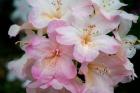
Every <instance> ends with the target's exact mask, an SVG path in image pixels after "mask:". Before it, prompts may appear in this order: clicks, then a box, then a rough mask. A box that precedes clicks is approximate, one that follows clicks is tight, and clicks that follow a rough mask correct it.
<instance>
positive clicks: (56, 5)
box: [28, 0, 81, 28]
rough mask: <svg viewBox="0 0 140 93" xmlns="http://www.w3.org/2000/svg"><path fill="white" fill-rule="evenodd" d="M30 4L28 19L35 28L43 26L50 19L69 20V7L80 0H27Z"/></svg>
mask: <svg viewBox="0 0 140 93" xmlns="http://www.w3.org/2000/svg"><path fill="white" fill-rule="evenodd" d="M28 2H29V4H30V5H31V6H32V11H31V13H30V15H29V21H30V22H31V23H32V24H33V25H34V26H35V27H37V28H44V27H46V26H47V25H48V23H49V22H50V21H52V20H59V19H63V20H65V21H68V20H69V16H70V15H71V14H70V8H71V7H72V6H73V5H74V4H75V3H78V2H81V1H80V0H77V1H75V0H28Z"/></svg>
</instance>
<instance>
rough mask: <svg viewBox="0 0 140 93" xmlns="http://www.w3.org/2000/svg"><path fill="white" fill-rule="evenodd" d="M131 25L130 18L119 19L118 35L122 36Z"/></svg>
mask: <svg viewBox="0 0 140 93" xmlns="http://www.w3.org/2000/svg"><path fill="white" fill-rule="evenodd" d="M131 26H132V21H131V20H126V19H121V22H120V25H119V29H118V32H119V35H120V36H121V37H124V36H125V35H126V34H128V32H129V31H130V28H131Z"/></svg>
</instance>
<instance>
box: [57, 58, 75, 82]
mask: <svg viewBox="0 0 140 93" xmlns="http://www.w3.org/2000/svg"><path fill="white" fill-rule="evenodd" d="M57 63H58V64H57V65H56V77H57V78H60V79H61V77H62V80H63V79H72V78H75V77H76V74H77V70H76V67H75V66H74V64H73V62H72V59H70V58H67V57H66V56H64V57H61V58H60V59H59V60H58V61H57Z"/></svg>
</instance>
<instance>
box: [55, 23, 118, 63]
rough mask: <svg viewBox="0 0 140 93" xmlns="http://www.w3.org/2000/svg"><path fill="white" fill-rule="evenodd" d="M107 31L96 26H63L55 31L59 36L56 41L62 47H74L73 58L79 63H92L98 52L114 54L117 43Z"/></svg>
mask: <svg viewBox="0 0 140 93" xmlns="http://www.w3.org/2000/svg"><path fill="white" fill-rule="evenodd" d="M107 31H108V30H105V29H102V28H100V27H98V25H96V24H94V25H88V26H85V27H83V28H80V27H79V28H78V27H76V26H65V27H60V28H58V29H56V32H57V33H58V34H59V35H58V36H57V37H56V39H57V41H58V42H59V43H60V44H63V45H74V51H73V56H74V58H75V59H76V60H78V61H79V62H90V61H93V60H94V59H95V58H96V57H97V56H98V55H99V54H100V51H102V52H104V53H106V54H114V53H116V52H117V50H118V48H119V44H118V43H117V41H116V40H115V39H114V38H113V37H110V36H108V35H105V33H107Z"/></svg>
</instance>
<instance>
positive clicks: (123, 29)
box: [114, 19, 138, 58]
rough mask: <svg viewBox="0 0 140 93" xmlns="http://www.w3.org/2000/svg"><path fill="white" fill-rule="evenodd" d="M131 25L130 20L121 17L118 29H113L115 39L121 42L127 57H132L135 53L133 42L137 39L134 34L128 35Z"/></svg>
mask: <svg viewBox="0 0 140 93" xmlns="http://www.w3.org/2000/svg"><path fill="white" fill-rule="evenodd" d="M131 26H132V21H130V20H124V19H122V20H121V22H120V25H119V27H118V29H117V30H116V31H114V35H115V37H116V39H117V40H118V41H119V42H120V43H121V44H122V46H123V48H124V50H125V52H126V56H127V57H128V58H132V57H133V56H134V55H135V54H136V47H135V43H136V41H137V40H138V38H137V37H136V36H134V35H128V32H129V31H130V29H131Z"/></svg>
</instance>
